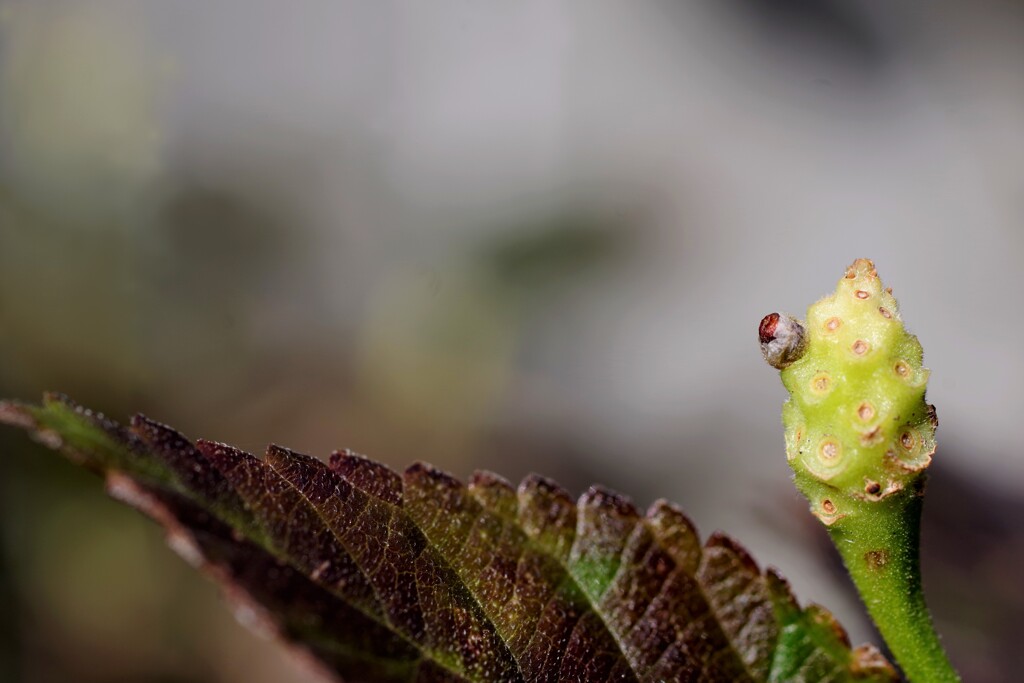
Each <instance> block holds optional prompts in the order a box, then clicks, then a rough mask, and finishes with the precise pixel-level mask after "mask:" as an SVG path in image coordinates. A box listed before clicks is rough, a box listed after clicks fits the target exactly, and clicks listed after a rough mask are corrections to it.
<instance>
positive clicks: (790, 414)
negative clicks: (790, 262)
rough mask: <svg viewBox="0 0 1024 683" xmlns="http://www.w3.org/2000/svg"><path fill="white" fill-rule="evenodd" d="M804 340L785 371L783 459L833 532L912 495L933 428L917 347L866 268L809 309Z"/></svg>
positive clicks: (857, 265) (856, 269) (861, 263)
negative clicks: (859, 511)
mask: <svg viewBox="0 0 1024 683" xmlns="http://www.w3.org/2000/svg"><path fill="white" fill-rule="evenodd" d="M762 326H763V324H762ZM802 332H803V337H804V340H803V343H804V345H805V348H803V349H802V355H800V356H799V358H797V359H796V360H794V361H793V362H791V363H789V364H787V365H785V366H784V367H783V369H782V372H781V376H782V382H783V384H784V385H785V387H786V389H787V390H788V391H789V393H790V399H789V401H787V402H786V404H785V406H784V407H783V423H784V424H785V427H786V455H787V458H788V460H789V462H790V465H791V466H792V467H793V470H794V471H795V472H796V475H797V485H798V486H799V487H800V488H801V490H802V491H803V492H804V493H805V494H806V495H807V496H808V498H809V499H810V502H811V510H812V512H813V513H814V514H815V515H816V516H817V517H818V518H819V519H821V521H822V522H824V523H825V524H826V525H831V524H834V523H835V522H837V521H838V520H840V519H842V518H843V517H845V516H846V515H848V514H851V513H853V512H855V511H856V508H857V507H859V506H858V505H857V503H859V502H862V501H863V502H868V503H871V502H878V501H882V500H884V499H886V498H888V497H890V496H894V495H896V494H899V493H900V492H906V491H908V489H910V488H912V486H913V485H914V483H915V482H916V480H917V479H918V478H919V477H920V475H921V473H922V472H923V471H924V469H925V468H926V467H927V466H928V465H929V463H930V462H931V459H932V454H933V453H934V452H935V427H936V425H937V421H936V418H935V409H934V408H933V407H932V406H930V405H928V404H927V403H926V402H925V385H926V383H927V380H928V370H926V369H925V368H923V367H922V365H921V362H922V352H921V344H920V343H919V342H918V341H917V337H915V336H914V335H912V334H910V333H908V332H907V331H906V329H905V328H904V326H903V321H902V319H901V317H900V314H899V308H898V306H897V304H896V299H895V298H893V296H892V291H891V290H890V289H885V288H884V287H883V286H882V281H881V280H880V279H879V277H878V273H877V272H876V271H875V267H874V264H873V263H872V262H871V261H869V260H868V259H857V260H856V261H854V263H853V265H851V266H850V267H849V268H848V269H847V270H846V274H845V276H844V277H843V278H842V279H840V280H839V284H838V285H837V286H836V291H835V292H834V293H833V294H831V295H829V296H826V297H825V298H823V299H821V300H820V301H818V302H817V303H815V304H813V305H812V306H811V307H810V308H809V309H808V311H807V323H806V325H805V326H804V327H803V329H802Z"/></svg>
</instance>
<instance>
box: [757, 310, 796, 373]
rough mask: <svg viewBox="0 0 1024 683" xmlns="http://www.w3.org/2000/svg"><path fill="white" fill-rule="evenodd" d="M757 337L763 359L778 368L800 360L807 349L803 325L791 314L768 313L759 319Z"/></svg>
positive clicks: (780, 368)
mask: <svg viewBox="0 0 1024 683" xmlns="http://www.w3.org/2000/svg"><path fill="white" fill-rule="evenodd" d="M757 337H758V340H759V341H760V342H761V354H762V355H763V356H764V359H765V361H767V363H768V364H769V365H771V366H772V367H773V368H778V369H779V370H782V369H783V368H786V367H789V366H790V365H792V364H793V363H795V362H796V361H798V360H800V358H801V357H802V356H803V355H804V352H805V351H806V350H807V335H806V331H805V330H804V326H803V325H802V324H801V323H800V321H798V320H797V319H796V318H793V317H792V316H788V315H783V314H780V313H769V314H768V315H766V316H765V317H764V318H762V319H761V324H760V325H758V328H757Z"/></svg>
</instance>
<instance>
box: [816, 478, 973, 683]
mask: <svg viewBox="0 0 1024 683" xmlns="http://www.w3.org/2000/svg"><path fill="white" fill-rule="evenodd" d="M922 483H923V478H922ZM914 488H917V487H914ZM921 502H922V497H921V496H920V495H919V493H918V492H917V491H914V490H908V491H907V492H906V493H903V494H901V495H897V496H892V497H891V498H889V499H886V500H884V501H879V502H873V503H869V502H861V503H860V504H859V505H856V506H854V509H852V510H851V511H850V512H851V513H850V514H849V515H848V516H847V517H844V518H843V519H840V520H838V521H837V522H836V523H834V524H833V525H831V526H829V527H828V531H829V535H830V536H831V537H832V541H833V542H834V543H835V545H836V548H838V549H839V553H840V555H842V558H843V562H844V563H845V564H846V568H847V570H848V571H849V573H850V576H851V577H852V578H853V582H854V583H855V584H856V586H857V590H858V591H859V592H860V596H861V599H862V600H863V601H864V604H865V605H866V606H867V608H868V612H869V613H870V614H871V618H872V619H873V620H874V622H875V624H876V625H877V626H878V630H879V631H880V632H881V634H882V637H883V638H885V642H886V644H888V646H889V649H890V650H891V651H892V653H893V656H894V657H895V658H896V661H897V662H898V663H899V665H900V668H902V669H903V673H904V675H905V676H906V677H907V680H909V681H911V682H912V683H946V682H957V681H960V676H959V675H958V674H957V672H956V671H955V670H954V669H953V666H952V665H951V664H950V662H949V660H948V659H947V657H946V653H945V651H944V650H943V648H942V643H941V642H940V641H939V636H938V634H937V633H936V632H935V628H934V627H933V626H932V620H931V616H930V615H929V613H928V608H927V606H926V605H925V600H924V592H923V591H922V589H921V571H920V558H919V552H918V547H919V544H918V541H919V537H920V519H921Z"/></svg>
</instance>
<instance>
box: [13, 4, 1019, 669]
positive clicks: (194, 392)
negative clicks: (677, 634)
mask: <svg viewBox="0 0 1024 683" xmlns="http://www.w3.org/2000/svg"><path fill="white" fill-rule="evenodd" d="M1022 64H1024V4H1022V3H1020V2H1013V1H1011V0H1006V1H998V0H977V1H976V2H971V3H963V2H956V1H955V0H932V1H931V2H928V3H923V2H913V1H911V0H890V1H889V2H885V3H855V2H846V1H843V0H717V1H715V2H710V1H706V2H700V1H689V0H673V1H662V2H642V3H640V2H628V3H627V2H612V1H610V0H520V1H517V2H487V3H481V2H467V1H466V0H432V1H431V2H429V3H426V2H414V1H411V0H410V1H399V0H374V1H373V2H356V1H350V0H345V1H342V0H332V1H326V0H325V1H323V2H312V1H303V2H291V3H284V2H255V1H252V0H216V1H212V2H211V1H209V0H177V1H175V2H160V1H158V0H150V1H148V2H141V1H140V2H128V1H125V2H99V1H95V0H88V1H85V0H78V1H70V0H69V1H67V2H51V1H47V0H21V1H17V0H0V396H6V397H18V398H23V399H36V398H37V397H38V396H39V395H40V392H41V391H43V390H44V389H55V390H60V391H63V392H66V393H68V394H70V395H71V396H72V397H74V398H75V399H76V400H78V401H80V402H82V403H85V404H87V405H89V406H92V407H95V408H98V409H101V410H103V411H105V412H107V413H108V414H110V415H112V416H114V417H117V418H120V419H123V418H126V417H127V416H128V415H129V414H130V413H132V412H135V411H143V412H145V413H147V414H149V415H150V416H152V417H155V418H157V419H160V420H161V421H164V422H168V423H170V424H173V425H175V426H177V427H178V428H180V429H182V430H183V431H185V432H186V433H187V434H189V435H190V436H192V437H200V436H202V437H207V438H212V439H217V440H222V441H227V442H231V443H235V444H238V445H240V446H241V447H244V448H246V449H248V450H251V451H255V452H260V451H261V450H262V448H263V447H264V445H265V444H266V443H268V442H270V441H274V442H277V443H280V444H283V445H287V446H291V447H293V448H296V449H298V450H302V451H305V452H308V453H313V454H317V455H321V456H323V455H326V454H327V453H328V452H330V450H332V449H334V448H338V447H351V448H354V449H356V450H358V451H360V452H364V453H367V454H370V455H371V456H372V457H374V458H376V459H378V460H382V461H384V462H387V463H389V464H391V465H393V466H396V467H403V466H404V465H406V464H408V463H410V462H412V461H413V460H417V459H422V460H427V461H430V462H432V463H434V464H436V465H438V466H440V467H443V468H444V469H447V470H449V471H451V472H453V473H455V474H457V475H458V476H460V477H463V478H464V477H466V476H468V475H469V474H470V473H471V472H472V471H473V470H474V469H476V468H488V469H493V470H496V471H499V472H501V473H503V474H505V475H506V476H508V477H509V478H511V479H513V480H515V479H518V478H519V477H521V476H523V475H525V474H526V473H527V472H530V471H540V472H543V473H545V474H548V475H551V476H554V477H556V478H557V479H559V480H560V481H561V482H563V483H564V484H565V485H566V486H567V487H568V488H570V489H571V490H572V491H573V492H574V493H579V492H581V491H582V490H583V489H584V488H585V487H586V486H587V485H588V484H590V483H592V482H603V483H605V484H607V485H609V486H611V487H613V488H616V489H618V490H620V491H622V492H624V493H626V494H628V495H630V496H631V497H632V498H633V499H634V500H636V501H637V502H638V503H639V504H640V505H646V504H648V503H649V502H651V501H652V500H653V499H655V498H657V497H661V496H664V497H667V498H670V499H672V500H674V501H678V502H679V503H680V504H681V505H682V506H683V507H684V508H685V509H686V510H687V511H688V512H689V513H690V515H691V516H692V517H693V519H694V520H695V521H696V523H697V524H698V526H699V527H700V529H701V530H702V532H704V533H705V534H707V533H710V532H711V531H713V530H716V529H724V530H726V531H728V532H729V533H731V534H733V535H734V536H736V537H737V538H739V539H740V540H741V542H742V543H743V544H745V545H746V546H747V547H748V548H750V549H751V551H752V552H753V553H754V555H755V556H756V557H757V558H758V559H759V561H760V562H762V563H764V564H772V565H775V566H777V567H779V568H780V569H781V570H782V571H783V573H784V574H786V575H787V576H788V577H790V579H791V580H792V582H793V585H794V587H795V590H796V592H797V594H798V595H799V597H800V598H801V599H802V600H804V601H816V602H820V603H823V604H825V605H827V606H828V607H830V608H831V609H833V611H835V612H836V613H837V614H838V615H839V616H840V618H841V619H842V621H843V622H844V623H845V624H846V626H847V627H848V628H849V630H850V631H851V634H852V636H853V639H854V641H855V642H861V641H863V640H869V639H870V640H875V641H876V642H877V637H876V636H875V635H874V634H873V633H872V632H871V630H870V626H869V625H868V623H867V622H866V621H865V618H864V616H863V610H862V609H861V607H860V605H859V604H858V602H857V598H856V596H855V595H854V594H853V593H852V592H851V589H850V587H849V585H848V583H847V581H846V579H845V577H844V575H843V574H842V571H841V570H840V569H839V568H838V564H837V562H838V561H837V559H836V558H835V556H834V554H833V553H832V551H831V549H830V548H829V547H828V544H827V538H826V536H825V534H824V532H823V531H822V530H821V529H819V528H818V527H817V526H816V525H815V523H814V522H813V520H812V519H811V518H810V516H809V515H808V514H807V513H806V508H805V505H804V503H802V502H801V500H800V499H799V498H798V497H797V494H796V493H795V491H794V490H793V488H792V485H791V484H790V482H789V473H788V468H787V465H786V462H785V457H784V455H783V444H782V431H781V427H780V424H779V408H780V404H781V402H782V400H783V397H784V392H783V390H782V388H781V386H780V384H779V381H778V379H777V375H776V373H775V372H774V371H772V370H771V369H769V368H767V367H766V366H764V365H763V363H762V361H761V358H760V355H759V353H758V349H757V344H756V341H755V328H756V325H757V322H758V321H759V319H760V318H761V316H762V315H764V314H765V313H767V312H769V311H772V310H783V311H790V312H796V313H800V312H802V311H803V309H804V307H805V306H806V305H807V304H808V303H810V302H811V301H812V300H813V299H814V298H816V297H817V296H819V295H821V294H824V293H825V292H827V291H829V290H830V289H831V287H832V286H833V283H834V281H835V280H836V279H838V277H840V276H841V274H842V272H843V269H844V267H845V266H846V265H847V264H848V263H849V262H850V261H852V260H853V259H854V258H855V257H861V256H865V257H869V258H872V259H874V260H875V262H876V264H877V266H878V268H879V271H880V273H881V275H882V277H883V278H884V279H885V280H886V281H887V284H890V285H892V286H893V287H894V289H895V293H896V295H897V296H898V297H899V299H900V302H901V304H902V306H903V310H904V313H905V318H906V320H907V321H908V323H909V326H910V327H911V329H912V330H913V331H915V332H917V333H918V334H919V336H920V337H921V339H922V341H923V343H924V346H925V350H926V363H927V364H928V365H929V366H930V367H931V368H932V370H933V374H932V382H931V388H930V391H929V395H930V398H931V400H932V402H934V403H935V404H936V405H937V406H938V412H939V416H940V418H941V420H942V427H941V429H940V432H939V437H940V448H939V453H938V457H937V462H936V465H935V467H934V475H933V477H932V480H931V484H930V489H931V490H930V495H929V502H928V505H927V507H926V528H925V532H924V534H925V537H924V544H925V547H924V559H925V566H924V574H925V582H926V585H927V588H928V591H929V595H930V599H931V602H932V605H933V608H934V612H935V618H936V620H937V622H938V624H939V627H940V630H941V631H942V632H943V633H944V634H945V641H946V643H947V644H948V646H949V649H950V651H951V654H952V657H953V659H954V660H955V663H956V664H957V665H958V666H959V667H960V668H961V670H962V671H963V672H964V674H965V677H966V680H969V681H973V682H975V683H989V682H995V681H1014V680H1019V677H1020V671H1022V670H1024V648H1021V647H1020V637H1021V636H1020V634H1021V633H1022V632H1024V589H1022V584H1021V582H1020V572H1021V570H1022V568H1024V455H1022V449H1021V446H1020V442H1021V436H1020V415H1021V409H1022V398H1021V394H1020V387H1021V386H1024V353H1022V351H1021V349H1022V343H1021V340H1022V338H1024V316H1022V315H1021V314H1020V311H1021V304H1020V302H1021V300H1022V296H1024V277H1022V257H1024V233H1022V232H1021V227H1022V226H1024V68H1021V67H1022ZM307 680H312V678H311V677H310V675H309V674H308V672H305V671H304V670H303V669H301V668H300V667H299V666H298V665H297V664H295V663H294V662H293V661H291V660H290V659H288V658H287V657H286V656H285V654H284V653H283V651H282V649H281V648H279V647H278V646H277V645H276V644H274V643H271V642H267V641H263V640H261V639H260V638H258V637H257V636H254V635H252V634H250V633H249V632H247V631H246V630H245V629H243V628H242V627H241V626H239V625H238V624H236V623H235V622H234V620H233V618H232V616H231V614H230V612H229V610H228V609H226V608H225V605H224V603H223V600H222V599H221V598H219V597H218V595H217V591H216V589H215V588H214V587H213V586H212V585H210V584H209V583H208V582H206V581H205V580H204V579H202V578H201V577H200V576H198V575H195V574H194V572H193V571H192V570H191V569H189V568H188V567H187V566H186V565H185V563H184V562H182V561H181V560H180V559H178V558H177V557H176V556H175V555H174V554H173V553H172V552H171V551H169V550H168V549H166V548H165V547H164V545H163V541H162V539H161V534H160V532H159V530H158V529H157V528H156V526H155V525H153V524H152V523H150V522H148V521H146V520H144V519H142V518H141V517H140V516H139V515H138V514H136V513H134V512H133V511H131V510H128V509H125V508H123V507H121V506H120V505H118V504H116V503H114V502H112V501H109V500H107V499H106V498H105V497H104V496H103V495H102V493H101V491H100V484H99V482H98V481H96V480H95V479H94V478H93V477H91V476H90V475H88V474H87V473H84V472H80V471H78V470H76V469H75V468H73V467H72V466H70V465H68V464H67V463H65V462H63V461H61V460H60V459H59V458H57V457H54V456H53V455H52V454H50V453H48V452H45V451H44V450H43V449H42V448H41V447H39V446H36V445H34V444H32V443H30V442H29V441H28V440H27V439H26V438H25V437H24V436H23V435H21V434H17V433H15V432H14V431H13V430H6V429H5V430H3V431H2V432H0V681H17V682H26V683H44V682H47V683H48V682H51V681H78V682H82V683H114V682H123V681H140V682H154V683H156V682H160V683H172V682H173V683H186V682H188V683H200V682H203V683H206V682H209V683H214V682H225V683H226V682H238V681H247V682H253V683H277V682H280V681H307Z"/></svg>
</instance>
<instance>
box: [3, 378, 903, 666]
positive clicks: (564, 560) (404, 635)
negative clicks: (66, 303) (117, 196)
mask: <svg viewBox="0 0 1024 683" xmlns="http://www.w3.org/2000/svg"><path fill="white" fill-rule="evenodd" d="M0 422H6V423H9V424H12V425H15V426H17V427H20V428H22V429H25V430H27V431H29V432H30V433H32V434H33V435H34V436H35V437H36V438H37V439H38V440H40V441H41V442H42V443H44V444H45V445H47V446H49V447H51V448H55V449H59V450H61V451H62V452H63V453H64V454H65V455H67V456H68V457H69V458H70V459H72V460H74V461H75V462H79V463H81V464H83V465H85V466H87V467H89V468H90V469H93V470H95V471H97V472H99V473H101V474H102V475H104V476H105V477H106V479H107V487H108V491H109V492H110V493H111V495H113V496H114V497H116V498H118V499H120V500H122V501H124V502H126V503H128V504H129V505H132V506H133V507H136V508H138V509H139V510H141V511H142V512H144V513H145V514H147V515H149V516H150V517H152V518H154V519H155V520H156V521H158V522H159V523H160V524H162V525H163V526H164V527H165V529H166V530H167V535H168V542H169V544H170V545H171V546H172V547H173V548H174V549H175V550H177V551H178V552H179V553H180V554H182V555H183V556H184V557H185V558H186V559H187V560H189V561H190V562H192V563H193V564H195V565H196V566H197V567H199V568H201V569H202V570H203V571H204V572H206V573H207V574H209V575H210V576H212V577H213V578H214V579H215V580H216V581H218V582H219V583H220V584H221V585H222V586H223V587H224V590H225V592H226V593H227V594H228V596H229V597H230V598H231V599H232V602H233V603H234V604H236V605H237V607H236V610H237V613H238V614H239V617H240V620H242V621H243V622H244V623H247V624H248V625H250V626H252V627H254V628H257V629H259V630H262V631H267V632H270V633H273V634H275V635H277V636H278V637H280V638H281V639H282V640H284V641H285V642H286V643H289V644H290V647H292V648H293V649H295V650H297V651H301V653H302V654H303V657H304V659H305V660H307V661H311V662H314V663H315V664H316V665H317V666H318V667H319V669H320V670H321V671H323V672H324V673H325V675H326V676H328V677H332V678H334V679H336V680H345V681H367V682H373V683H376V682H382V683H383V682H387V683H392V682H394V683H398V682H412V681H419V682H424V683H426V682H435V681H436V682H455V681H568V680H572V681H652V682H653V681H712V682H716V681H721V682H723V683H724V682H727V681H728V682H730V683H732V682H734V681H808V682H810V681H822V680H828V681H878V682H881V681H894V680H897V679H896V675H895V673H894V671H893V669H892V667H891V666H890V665H889V664H888V662H886V661H885V659H884V658H883V657H882V656H881V655H880V654H879V653H878V651H877V650H875V649H874V648H871V647H870V646H865V647H862V648H858V649H857V650H852V651H851V650H850V645H849V640H848V638H847V637H846V634H845V632H844V631H843V630H842V628H841V627H840V626H839V625H838V623H836V621H835V619H834V618H833V617H832V615H831V614H830V613H829V612H828V611H827V610H825V609H824V608H820V607H817V606H814V605H812V606H810V607H808V608H805V609H802V608H800V606H799V605H798V604H797V602H796V600H795V598H794V597H793V595H792V592H791V591H790V590H789V587H788V585H787V584H786V583H785V581H784V580H783V579H782V578H781V577H779V576H778V575H777V573H775V572H774V571H773V570H769V571H768V572H766V573H763V572H761V570H760V569H759V568H758V566H757V565H756V563H755V562H754V561H753V559H752V558H751V557H750V556H749V554H748V553H747V552H746V551H745V550H743V548H741V547H740V546H739V545H738V544H736V543H735V542H734V541H732V540H731V539H729V538H728V537H726V536H723V535H721V534H714V535H712V536H711V537H710V538H709V539H708V541H707V542H706V543H705V544H704V545H703V546H702V545H701V542H700V538H699V536H698V534H697V532H696V530H695V529H694V527H693V525H692V524H691V523H690V521H689V520H688V519H687V518H686V516H685V515H684V514H683V513H682V512H681V511H680V510H679V509H678V508H676V507H674V506H673V505H671V504H669V503H667V502H665V501H658V502H656V503H654V504H653V505H652V506H651V507H650V508H649V509H648V511H647V513H646V514H645V515H641V513H640V512H639V511H638V510H637V508H636V507H635V506H634V505H633V503H632V502H630V501H629V500H628V499H627V498H625V497H624V496H622V495H620V494H617V493H615V492H613V491H610V490H608V489H604V488H600V487H593V488H591V489H590V490H589V491H588V492H587V493H585V494H584V495H583V496H582V497H581V498H580V500H579V502H578V503H577V502H574V501H573V499H572V498H571V497H570V496H569V494H568V492H566V491H565V490H564V489H562V488H561V487H559V486H558V485H557V484H555V483H554V482H551V481H549V480H547V479H544V478H543V477H540V476H537V475H532V476H530V477H527V479H525V480H524V481H523V482H522V484H520V486H519V487H518V490H517V489H515V488H513V486H512V485H511V484H510V483H509V482H507V481H505V480H504V479H502V478H501V477H500V476H498V475H496V474H493V473H490V472H477V473H475V474H474V475H473V476H472V477H471V479H470V481H469V484H468V485H463V484H462V483H461V482H459V481H458V480H457V479H455V478H453V477H452V476H450V475H448V474H446V473H444V472H441V471H439V470H436V469H434V468H432V467H430V466H429V465H425V464H416V465H413V466H411V467H410V468H408V469H407V470H406V471H405V472H404V473H403V474H398V473H396V472H393V471H392V470H390V469H388V468H387V467H385V466H384V465H381V464H379V463H375V462H373V461H371V460H368V459H366V458H364V457H362V456H359V455H356V454H354V453H350V452H347V451H345V452H337V453H335V454H333V455H332V456H331V458H330V461H329V463H328V464H325V463H323V462H321V461H320V460H317V459H316V458H312V457H309V456H307V455H303V454H300V453H296V452H294V451H290V450H288V449H286V448H281V447H279V446H270V447H269V448H268V449H267V452H266V454H265V457H264V458H263V459H262V460H260V459H257V458H255V457H253V456H252V455H250V454H248V453H245V452H244V451H240V450H238V449H235V448H233V447H231V446H226V445H223V444H218V443H214V442H209V441H199V442H196V443H192V442H191V441H189V440H188V439H187V438H186V437H184V436H183V435H182V434H180V433H178V432H177V431H175V430H173V429H171V428H169V427H166V426H164V425H161V424H159V423H157V422H153V421H152V420H149V419H147V418H144V417H142V416H137V417H135V418H133V420H132V422H131V428H130V429H125V428H123V427H121V426H120V425H117V424H116V423H114V422H113V421H111V420H109V419H107V418H105V417H103V416H102V415H98V414H95V413H92V412H90V411H87V410H85V409H83V408H80V407H78V406H76V405H75V404H74V403H72V402H71V401H70V400H68V399H66V398H64V397H59V396H47V397H46V399H45V400H44V403H43V405H42V406H39V407H34V406H28V405H23V404H16V403H0Z"/></svg>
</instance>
